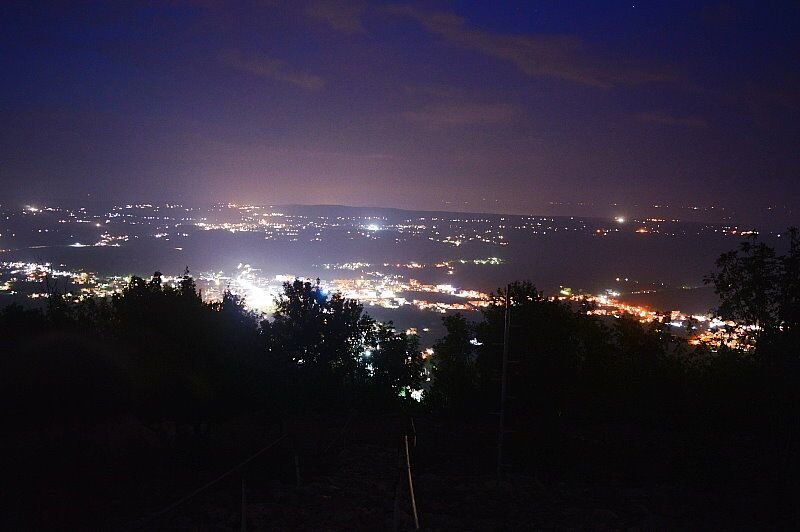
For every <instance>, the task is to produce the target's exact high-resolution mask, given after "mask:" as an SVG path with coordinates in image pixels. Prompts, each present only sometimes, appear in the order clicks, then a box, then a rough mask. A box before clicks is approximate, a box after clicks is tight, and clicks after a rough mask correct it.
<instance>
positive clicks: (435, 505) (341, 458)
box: [2, 410, 797, 530]
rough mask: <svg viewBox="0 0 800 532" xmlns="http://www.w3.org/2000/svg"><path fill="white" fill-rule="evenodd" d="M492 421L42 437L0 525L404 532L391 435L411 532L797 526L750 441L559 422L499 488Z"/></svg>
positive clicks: (333, 416)
mask: <svg viewBox="0 0 800 532" xmlns="http://www.w3.org/2000/svg"><path fill="white" fill-rule="evenodd" d="M496 421H497V419H496V416H491V415H487V416H469V417H459V418H455V417H448V418H442V417H434V416H430V415H422V416H418V417H414V418H413V421H412V418H411V417H410V416H409V415H407V414H400V413H397V414H389V415H386V414H383V415H378V414H368V413H363V412H356V411H355V410H351V411H349V412H345V413H340V414H337V413H326V414H322V413H320V414H316V415H308V414H306V415H302V416H294V417H293V418H291V419H286V420H284V421H283V422H282V423H281V422H277V421H276V420H264V419H259V418H258V417H248V418H247V419H242V420H240V421H237V422H235V423H234V422H231V423H229V424H226V425H224V426H220V427H210V428H208V429H207V432H206V433H204V434H199V433H198V434H188V433H184V434H174V435H173V436H165V435H168V434H170V431H169V430H158V431H155V430H153V429H150V428H144V427H143V426H141V425H139V426H137V425H136V424H135V423H132V424H128V425H119V426H116V427H107V429H108V430H106V431H105V432H104V431H102V430H99V429H97V430H96V431H94V432H90V431H87V430H79V431H78V430H77V429H79V428H78V427H71V428H68V427H61V428H60V429H59V428H55V427H54V429H53V431H52V432H51V433H49V434H43V433H40V434H36V435H34V434H31V435H29V436H28V438H27V439H25V440H23V439H22V438H21V437H20V435H17V437H16V440H15V443H16V444H17V447H16V448H11V447H8V446H6V447H5V448H6V450H7V451H6V452H7V453H8V452H9V451H10V454H6V457H9V456H12V457H13V462H12V463H9V464H6V467H5V473H4V482H6V483H7V487H6V489H4V494H5V495H4V501H5V502H4V506H5V509H4V511H3V514H2V521H3V523H2V525H3V527H4V528H7V529H22V528H26V529H71V530H75V529H98V528H100V529H126V530H228V529H230V530H233V529H240V528H241V520H242V515H243V508H244V513H245V515H246V519H247V522H246V524H247V526H248V527H249V528H250V529H272V530H274V529H279V530H287V529H302V530H354V529H413V528H414V521H413V512H412V505H411V500H410V497H409V489H408V480H407V470H406V467H405V456H404V445H403V438H404V436H407V437H408V438H409V448H410V456H411V461H412V471H413V477H414V487H415V492H416V503H417V508H418V516H419V521H420V526H421V528H423V529H429V530H493V529H587V528H589V529H597V528H600V529H624V530H631V529H634V530H637V529H638V530H651V529H696V528H704V529H707V528H713V529H756V528H764V527H767V528H791V527H792V525H793V524H796V523H797V520H796V519H797V514H796V510H794V509H793V504H792V500H793V499H794V496H793V495H792V494H793V493H795V494H796V492H795V490H796V488H797V484H796V483H795V482H794V481H791V482H790V485H787V484H786V483H785V482H782V481H781V479H784V478H785V477H784V476H783V475H781V471H780V470H779V468H781V467H785V466H789V465H790V464H785V463H784V462H783V459H782V457H783V456H785V455H784V454H783V453H782V452H781V451H782V450H781V449H778V448H776V449H775V454H773V455H760V456H753V455H748V451H747V448H748V445H747V443H748V435H747V434H728V435H719V436H720V438H721V439H724V440H731V441H732V442H733V441H734V440H736V441H735V445H733V444H731V445H730V447H729V448H730V449H735V451H733V450H732V451H731V452H730V453H728V454H729V455H728V456H726V455H725V450H726V448H728V446H727V445H726V444H725V443H724V441H719V442H706V443H707V444H708V445H705V446H703V447H704V448H705V449H706V451H702V450H701V449H700V446H699V445H698V444H697V443H698V442H697V441H695V440H694V439H693V438H694V435H691V434H687V433H684V432H671V431H666V430H663V429H658V430H646V429H642V428H640V427H639V428H636V427H619V426H602V427H594V428H592V429H591V430H590V431H589V430H587V429H586V428H585V427H584V428H582V429H580V430H579V429H577V428H576V427H570V426H568V425H566V424H565V425H563V426H561V427H557V429H556V430H557V432H558V433H557V434H556V435H553V433H552V432H551V434H550V436H549V437H544V438H537V435H536V434H532V433H527V434H526V433H517V434H515V435H513V436H511V437H510V441H509V447H508V448H507V450H508V453H507V455H508V462H509V465H508V467H507V468H506V470H505V473H504V477H503V479H502V480H501V481H499V482H498V479H497V475H496V469H495V464H496V461H495V460H496V453H497V447H496V444H497V431H496V428H497V423H496ZM223 435H224V436H223ZM537 440H539V441H541V442H546V444H541V445H540V444H537ZM265 446H267V449H266V450H265V451H263V453H261V454H260V455H258V456H257V457H256V458H254V459H253V460H251V461H250V462H248V463H246V464H245V465H244V466H242V467H241V468H239V469H234V470H233V471H232V472H230V474H229V475H228V476H226V477H224V478H222V479H220V480H218V481H217V482H216V483H213V484H212V485H208V484H209V483H210V482H211V481H213V480H215V479H218V478H219V477H220V476H221V475H222V474H223V473H225V472H228V471H231V470H232V468H234V467H235V466H236V465H237V464H238V463H240V462H242V461H243V460H244V459H246V458H247V457H248V456H252V455H253V454H254V453H255V452H257V451H259V450H262V449H263V448H264V447H265ZM520 449H524V450H525V452H524V453H521V452H520ZM703 452H705V453H721V454H720V455H717V456H707V455H705V456H704V455H702V453H703ZM753 452H755V447H753ZM515 463H516V464H517V465H514V464H515ZM709 464H714V466H713V467H712V466H709ZM743 464H747V465H743ZM243 484H244V501H243V493H242V491H243V488H242V487H243ZM207 485H208V487H206V488H205V489H202V490H200V491H197V489H198V488H201V487H203V486H207ZM187 496H188V498H186V497H187ZM175 503H179V504H177V505H176V504H175Z"/></svg>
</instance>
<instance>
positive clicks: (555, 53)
mask: <svg viewBox="0 0 800 532" xmlns="http://www.w3.org/2000/svg"><path fill="white" fill-rule="evenodd" d="M386 9H387V11H388V12H389V13H391V14H394V15H398V16H406V17H411V18H413V19H414V20H416V21H418V22H419V23H420V24H422V26H423V27H424V28H425V29H426V30H428V31H429V32H431V33H434V34H436V35H439V36H441V37H442V38H443V39H444V40H445V41H446V42H447V43H449V44H451V45H453V46H457V47H459V48H464V49H467V50H474V51H476V52H479V53H482V54H484V55H487V56H490V57H495V58H497V59H501V60H504V61H508V62H510V63H512V64H513V65H515V66H516V67H517V68H518V69H520V70H521V71H522V72H524V73H525V74H527V75H529V76H545V77H551V78H556V79H561V80H565V81H571V82H575V83H580V84H582V85H587V86H590V87H599V88H610V87H614V86H617V85H637V84H641V83H649V82H659V81H675V80H677V78H678V75H677V73H676V72H673V71H670V70H669V69H657V68H646V67H633V66H629V65H624V64H622V63H621V62H620V61H619V60H610V59H606V58H604V57H602V56H601V55H599V54H597V53H593V52H592V51H591V50H588V49H587V46H586V45H585V44H584V43H583V41H582V40H581V39H580V38H578V37H575V36H572V35H505V34H501V33H494V32H490V31H483V30H478V29H473V28H470V27H469V26H468V25H467V24H466V21H465V20H464V18H462V17H459V16H458V15H455V14H453V13H447V12H434V11H424V10H420V9H417V8H415V7H412V6H407V5H392V6H389V7H387V8H386Z"/></svg>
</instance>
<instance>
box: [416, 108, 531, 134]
mask: <svg viewBox="0 0 800 532" xmlns="http://www.w3.org/2000/svg"><path fill="white" fill-rule="evenodd" d="M518 111H519V110H518V108H517V107H516V106H514V105H509V104H502V103H501V104H487V103H465V102H461V103H435V104H430V105H427V106H425V107H423V108H422V109H419V110H416V111H407V112H406V113H404V116H405V118H406V119H407V120H409V121H411V122H414V123H415V124H419V125H421V126H423V127H426V128H429V129H442V128H447V127H455V126H470V125H485V124H501V123H508V122H510V121H511V120H513V119H514V117H515V116H516V115H517V114H518Z"/></svg>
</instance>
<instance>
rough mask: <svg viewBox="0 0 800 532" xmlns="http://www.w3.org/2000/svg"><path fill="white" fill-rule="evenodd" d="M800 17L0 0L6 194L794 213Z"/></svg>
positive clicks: (790, 10)
mask: <svg viewBox="0 0 800 532" xmlns="http://www.w3.org/2000/svg"><path fill="white" fill-rule="evenodd" d="M29 4H32V5H33V7H30V6H29ZM498 6H500V7H498ZM799 22H800V4H798V3H797V2H790V1H786V2H769V1H764V0H762V1H758V2H756V1H753V2H707V3H705V2H696V1H670V2H663V1H662V2H651V1H639V0H627V1H619V2H618V1H605V2H604V1H600V0H592V1H589V0H586V1H566V0H558V1H556V0H553V1H548V2H536V1H532V0H531V1H527V2H520V3H518V4H514V3H506V2H486V1H473V2H467V1H462V2H456V1H453V2H446V1H440V2H437V1H429V2H422V3H404V2H400V3H384V2H358V1H354V2H347V1H344V0H338V1H309V2H301V1H299V0H298V1H290V2H272V1H264V0H262V1H253V2H242V3H233V2H215V1H212V0H208V1H195V2H180V1H175V2H162V1H158V2H155V1H154V2H135V3H130V4H126V3H123V2H98V3H92V2H79V3H74V2H67V3H63V2H56V3H52V4H50V5H45V3H43V2H19V3H16V4H15V3H14V2H11V4H10V5H7V4H4V9H3V14H2V16H1V17H0V47H1V48H2V50H3V53H2V54H0V65H1V66H2V73H3V78H4V79H3V83H2V84H0V138H1V139H2V142H0V161H2V164H0V184H1V185H2V186H3V192H2V196H0V198H6V199H0V203H9V202H35V201H54V200H60V199H82V198H87V197H91V198H93V199H111V200H115V201H139V200H146V201H166V200H169V201H183V202H216V201H237V202H257V203H274V204H283V203H335V204H344V205H368V206H386V207H401V208H411V209H440V210H444V209H446V210H467V211H495V212H517V213H548V214H558V213H560V214H571V213H572V212H573V211H578V210H579V211H580V213H581V214H588V213H594V214H616V213H617V212H618V211H626V210H627V211H634V210H636V208H635V207H633V205H635V204H636V205H640V206H642V205H652V204H660V205H671V206H691V205H698V206H702V207H709V206H715V207H716V209H717V210H715V211H706V212H709V215H708V216H709V217H710V218H714V217H717V215H716V214H715V213H719V212H723V211H721V208H723V207H724V208H725V209H726V210H725V211H724V212H726V213H732V214H734V215H735V216H736V217H737V218H738V219H741V220H754V221H757V220H763V219H765V215H766V214H768V213H770V217H768V219H770V220H771V221H775V222H777V223H778V224H788V223H800V216H798V207H797V206H798V205H800V180H798V179H797V177H798V168H800V149H798V146H800V142H799V141H800V126H799V125H798V124H800V122H799V121H798V118H800V97H799V96H798V95H800V72H799V70H800V69H799V68H798V57H800V53H799V52H800V44H798V42H800V40H798V39H797V38H796V30H797V28H798V27H800V24H798V23H799ZM87 194H91V196H87ZM578 203H586V204H590V205H589V206H585V207H581V208H578V207H576V206H575V204H578ZM612 203H618V204H620V206H619V207H612V206H610V204H612ZM770 208H771V209H772V210H768V209H770Z"/></svg>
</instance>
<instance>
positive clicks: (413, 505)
mask: <svg viewBox="0 0 800 532" xmlns="http://www.w3.org/2000/svg"><path fill="white" fill-rule="evenodd" d="M403 439H404V440H405V442H406V466H407V468H408V491H409V492H410V493H411V509H412V510H413V511H414V528H416V529H417V530H419V516H417V499H416V497H414V481H413V480H412V478H411V457H410V456H409V454H408V434H406V435H404V436H403Z"/></svg>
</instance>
